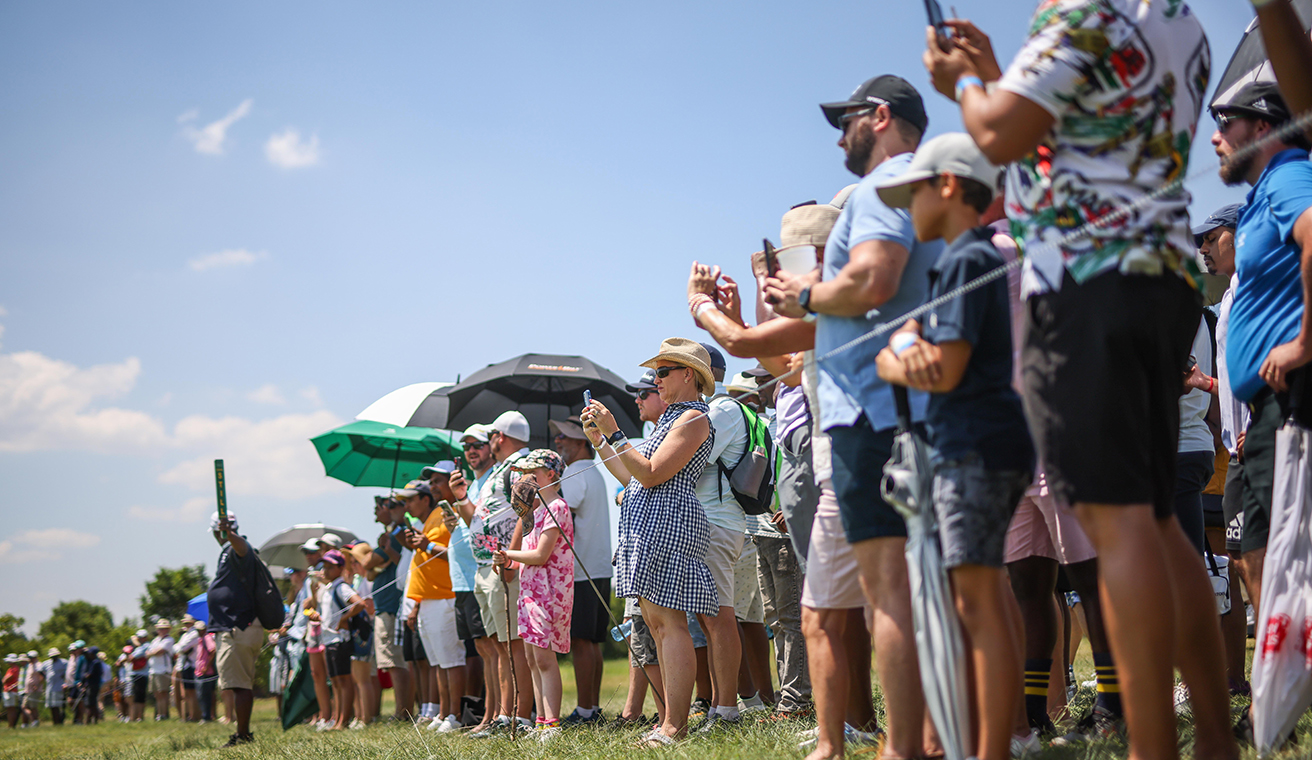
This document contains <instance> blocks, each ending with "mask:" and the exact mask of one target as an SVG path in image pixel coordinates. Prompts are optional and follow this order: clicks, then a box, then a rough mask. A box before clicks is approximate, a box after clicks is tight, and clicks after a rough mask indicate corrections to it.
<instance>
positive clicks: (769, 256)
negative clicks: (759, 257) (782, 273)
mask: <svg viewBox="0 0 1312 760" xmlns="http://www.w3.org/2000/svg"><path fill="white" fill-rule="evenodd" d="M931 1H932V0H931ZM761 245H762V246H763V247H764V249H765V273H766V274H767V275H768V276H770V277H774V276H776V275H778V274H779V257H778V256H775V255H774V246H773V245H772V244H771V243H770V238H764V239H763V240H761Z"/></svg>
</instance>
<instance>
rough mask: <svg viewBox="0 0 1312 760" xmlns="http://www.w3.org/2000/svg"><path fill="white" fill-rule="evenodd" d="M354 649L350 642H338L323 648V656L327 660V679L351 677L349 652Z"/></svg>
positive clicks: (353, 644) (352, 643)
mask: <svg viewBox="0 0 1312 760" xmlns="http://www.w3.org/2000/svg"><path fill="white" fill-rule="evenodd" d="M354 649H355V643H354V642H352V641H349V640H348V641H339V642H337V643H335V644H329V645H328V646H326V647H324V653H323V656H324V657H325V658H326V659H327V660H328V677H329V678H337V677H338V676H349V675H351V652H352V651H354Z"/></svg>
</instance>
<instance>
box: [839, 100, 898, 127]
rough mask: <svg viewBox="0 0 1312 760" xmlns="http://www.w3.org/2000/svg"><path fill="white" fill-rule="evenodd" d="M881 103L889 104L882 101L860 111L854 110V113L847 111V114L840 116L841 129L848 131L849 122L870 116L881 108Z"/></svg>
mask: <svg viewBox="0 0 1312 760" xmlns="http://www.w3.org/2000/svg"><path fill="white" fill-rule="evenodd" d="M881 105H888V104H887V103H884V102H882V101H881V102H880V103H879V104H878V105H873V106H871V107H869V108H862V109H861V110H860V111H853V112H852V113H845V114H843V115H842V116H839V117H838V128H839V129H840V130H841V131H843V132H846V131H847V125H848V124H850V123H852V122H853V121H855V120H856V119H859V118H861V117H862V116H868V115H870V114H872V113H874V112H875V111H877V110H878V109H879V106H881Z"/></svg>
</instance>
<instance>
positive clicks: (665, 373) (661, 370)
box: [656, 365, 692, 380]
mask: <svg viewBox="0 0 1312 760" xmlns="http://www.w3.org/2000/svg"><path fill="white" fill-rule="evenodd" d="M681 369H692V368H691V367H680V366H678V365H675V366H673V367H657V368H656V377H659V378H660V379H662V380H664V379H665V378H667V377H669V376H670V373H671V372H675V371H678V370H681Z"/></svg>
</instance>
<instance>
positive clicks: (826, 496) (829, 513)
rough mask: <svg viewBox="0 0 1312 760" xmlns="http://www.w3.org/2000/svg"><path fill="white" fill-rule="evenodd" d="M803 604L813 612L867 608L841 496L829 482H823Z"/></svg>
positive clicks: (809, 554)
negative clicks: (847, 530)
mask: <svg viewBox="0 0 1312 760" xmlns="http://www.w3.org/2000/svg"><path fill="white" fill-rule="evenodd" d="M802 604H804V605H806V606H807V607H810V608H811V609H813V610H846V609H852V608H855V607H864V606H865V605H866V598H865V594H863V593H862V592H861V568H860V567H858V566H857V563H856V553H855V552H853V551H852V545H851V544H849V543H848V542H847V534H846V533H844V532H843V518H842V516H841V515H840V513H839V511H838V497H837V496H835V494H834V485H833V483H832V482H831V481H829V480H824V481H822V482H821V483H820V503H819V504H818V505H817V506H816V510H815V522H814V523H812V525H811V547H810V549H808V550H807V556H806V581H805V583H804V584H803V585H802Z"/></svg>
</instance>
